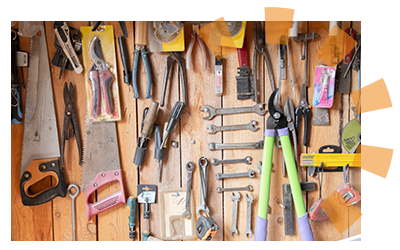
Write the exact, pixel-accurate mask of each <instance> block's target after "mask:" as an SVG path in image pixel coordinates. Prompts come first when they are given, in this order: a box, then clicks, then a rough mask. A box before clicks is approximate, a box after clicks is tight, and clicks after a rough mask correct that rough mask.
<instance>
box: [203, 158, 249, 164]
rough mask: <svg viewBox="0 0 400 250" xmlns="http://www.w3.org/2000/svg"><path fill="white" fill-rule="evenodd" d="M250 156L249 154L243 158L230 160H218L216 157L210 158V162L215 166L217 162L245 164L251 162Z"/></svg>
mask: <svg viewBox="0 0 400 250" xmlns="http://www.w3.org/2000/svg"><path fill="white" fill-rule="evenodd" d="M250 161H251V157H250V156H246V157H245V158H243V159H231V160H218V159H215V158H214V159H212V160H211V164H212V165H214V166H217V165H218V164H230V163H244V164H247V165H250V164H251V162H250Z"/></svg>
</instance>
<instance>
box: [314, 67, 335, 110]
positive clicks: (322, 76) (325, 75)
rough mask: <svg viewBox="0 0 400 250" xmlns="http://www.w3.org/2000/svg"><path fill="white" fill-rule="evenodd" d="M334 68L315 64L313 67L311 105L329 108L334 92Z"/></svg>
mask: <svg viewBox="0 0 400 250" xmlns="http://www.w3.org/2000/svg"><path fill="white" fill-rule="evenodd" d="M335 75H336V68H331V67H327V66H317V68H316V69H315V81H314V98H313V105H314V107H316V108H330V107H332V105H333V95H334V92H335Z"/></svg>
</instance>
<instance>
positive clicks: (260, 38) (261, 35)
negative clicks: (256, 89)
mask: <svg viewBox="0 0 400 250" xmlns="http://www.w3.org/2000/svg"><path fill="white" fill-rule="evenodd" d="M253 38H254V45H255V46H254V57H253V75H254V82H255V85H256V86H257V62H258V54H259V53H262V54H263V56H264V61H265V64H266V65H267V70H268V76H269V82H270V84H271V89H272V91H273V90H275V81H274V75H273V72H272V64H271V60H270V58H269V54H268V51H267V48H266V47H265V31H264V28H263V27H262V26H261V22H254V27H253Z"/></svg>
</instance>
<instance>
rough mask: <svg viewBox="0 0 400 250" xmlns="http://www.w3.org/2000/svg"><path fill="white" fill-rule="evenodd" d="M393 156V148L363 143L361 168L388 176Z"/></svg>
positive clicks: (384, 176) (383, 176) (381, 175)
mask: <svg viewBox="0 0 400 250" xmlns="http://www.w3.org/2000/svg"><path fill="white" fill-rule="evenodd" d="M392 156H393V149H390V148H380V147H374V146H367V145H361V169H364V170H365V171H368V172H370V173H373V174H376V175H378V176H380V177H382V178H386V176H387V174H388V172H389V168H390V163H391V162H392Z"/></svg>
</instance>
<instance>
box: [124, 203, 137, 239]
mask: <svg viewBox="0 0 400 250" xmlns="http://www.w3.org/2000/svg"><path fill="white" fill-rule="evenodd" d="M126 207H127V211H128V219H129V224H128V225H129V238H130V239H132V241H133V240H134V239H135V238H136V228H135V225H136V223H135V220H136V211H137V203H136V198H135V197H133V196H129V198H128V202H127V203H126Z"/></svg>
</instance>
